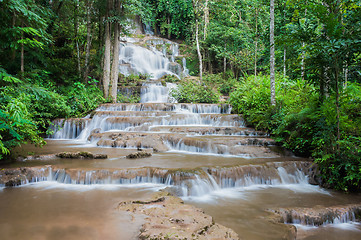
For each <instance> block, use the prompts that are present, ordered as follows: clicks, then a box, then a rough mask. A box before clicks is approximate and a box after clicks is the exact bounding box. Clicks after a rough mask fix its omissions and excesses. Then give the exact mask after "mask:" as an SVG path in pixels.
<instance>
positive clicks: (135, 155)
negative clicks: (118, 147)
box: [127, 151, 152, 159]
mask: <svg viewBox="0 0 361 240" xmlns="http://www.w3.org/2000/svg"><path fill="white" fill-rule="evenodd" d="M151 156H152V154H151V153H149V152H145V151H139V152H135V153H131V154H129V155H127V158H131V159H134V158H147V157H151Z"/></svg>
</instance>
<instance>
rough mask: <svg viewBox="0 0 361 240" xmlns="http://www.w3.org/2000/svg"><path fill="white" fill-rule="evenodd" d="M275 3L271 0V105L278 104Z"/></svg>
mask: <svg viewBox="0 0 361 240" xmlns="http://www.w3.org/2000/svg"><path fill="white" fill-rule="evenodd" d="M274 14H275V3H274V0H270V45H271V46H270V47H271V49H270V78H271V86H270V87H271V105H272V106H275V105H276V84H275V39H274V24H275V15H274Z"/></svg>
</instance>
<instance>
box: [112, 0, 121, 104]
mask: <svg viewBox="0 0 361 240" xmlns="http://www.w3.org/2000/svg"><path fill="white" fill-rule="evenodd" d="M115 4H116V6H115V10H116V11H119V5H120V3H119V1H118V0H116V1H115ZM119 35H120V25H119V23H118V22H116V23H115V25H114V46H113V62H112V72H111V83H112V90H111V94H112V101H113V103H116V102H117V92H118V75H119V44H120V41H119Z"/></svg>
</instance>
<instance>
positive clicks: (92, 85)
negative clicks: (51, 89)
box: [62, 79, 105, 117]
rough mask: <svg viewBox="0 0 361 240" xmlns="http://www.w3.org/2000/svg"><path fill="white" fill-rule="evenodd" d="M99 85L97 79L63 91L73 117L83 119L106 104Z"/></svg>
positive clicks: (77, 83)
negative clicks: (102, 104)
mask: <svg viewBox="0 0 361 240" xmlns="http://www.w3.org/2000/svg"><path fill="white" fill-rule="evenodd" d="M97 83H98V81H97V80H95V79H90V80H89V81H88V84H84V83H81V82H75V83H73V85H72V86H71V87H70V88H64V89H63V90H62V91H63V93H64V95H65V96H66V100H67V102H68V105H69V106H70V109H71V112H70V115H71V116H77V117H83V116H84V115H85V114H86V113H88V112H90V111H92V110H94V109H95V108H96V107H97V106H98V105H99V104H100V103H104V102H105V99H104V97H103V93H102V91H101V90H100V89H99V88H98V87H97V86H96V84H97Z"/></svg>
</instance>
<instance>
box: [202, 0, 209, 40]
mask: <svg viewBox="0 0 361 240" xmlns="http://www.w3.org/2000/svg"><path fill="white" fill-rule="evenodd" d="M208 24H209V8H208V0H206V3H205V5H204V36H203V40H206V38H207V27H208Z"/></svg>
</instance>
